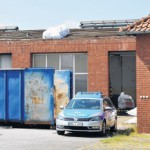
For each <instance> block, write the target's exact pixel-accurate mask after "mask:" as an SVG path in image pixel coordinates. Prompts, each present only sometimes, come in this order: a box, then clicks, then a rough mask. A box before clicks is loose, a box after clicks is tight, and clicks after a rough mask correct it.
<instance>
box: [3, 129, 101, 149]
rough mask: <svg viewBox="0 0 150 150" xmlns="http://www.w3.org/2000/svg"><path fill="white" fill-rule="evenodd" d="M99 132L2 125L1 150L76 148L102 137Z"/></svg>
mask: <svg viewBox="0 0 150 150" xmlns="http://www.w3.org/2000/svg"><path fill="white" fill-rule="evenodd" d="M102 138H103V137H100V136H99V135H97V134H87V133H83V134H81V133H78V134H77V133H76V134H71V133H67V134H65V135H64V136H60V135H57V133H56V130H50V129H20V128H9V127H7V128H6V127H0V150H10V149H11V150H75V149H78V148H80V147H84V146H86V145H88V144H90V143H95V142H97V141H99V140H100V139H102Z"/></svg>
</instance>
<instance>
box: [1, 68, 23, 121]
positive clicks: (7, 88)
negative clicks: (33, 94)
mask: <svg viewBox="0 0 150 150" xmlns="http://www.w3.org/2000/svg"><path fill="white" fill-rule="evenodd" d="M21 74H22V70H3V71H0V120H3V121H9V122H22V121H23V118H22V104H23V99H22V94H21V93H22V91H21V90H22V88H21V87H22V86H23V83H22V80H21Z"/></svg>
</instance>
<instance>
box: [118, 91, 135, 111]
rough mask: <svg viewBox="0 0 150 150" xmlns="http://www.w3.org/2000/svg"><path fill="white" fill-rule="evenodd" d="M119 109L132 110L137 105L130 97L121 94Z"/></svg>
mask: <svg viewBox="0 0 150 150" xmlns="http://www.w3.org/2000/svg"><path fill="white" fill-rule="evenodd" d="M118 107H119V108H120V109H132V108H134V107H135V103H134V100H133V99H132V97H131V96H130V95H127V94H125V93H124V92H121V94H120V96H119V97H118Z"/></svg>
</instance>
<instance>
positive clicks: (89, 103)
mask: <svg viewBox="0 0 150 150" xmlns="http://www.w3.org/2000/svg"><path fill="white" fill-rule="evenodd" d="M66 109H100V100H98V99H72V100H71V101H70V102H69V103H68V105H67V106H66Z"/></svg>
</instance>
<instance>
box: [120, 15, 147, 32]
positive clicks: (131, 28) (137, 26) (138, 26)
mask: <svg viewBox="0 0 150 150" xmlns="http://www.w3.org/2000/svg"><path fill="white" fill-rule="evenodd" d="M119 31H120V32H145V31H150V15H148V16H147V17H145V18H142V19H140V20H138V21H136V22H135V23H133V24H131V25H128V26H126V27H123V28H120V29H119Z"/></svg>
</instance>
